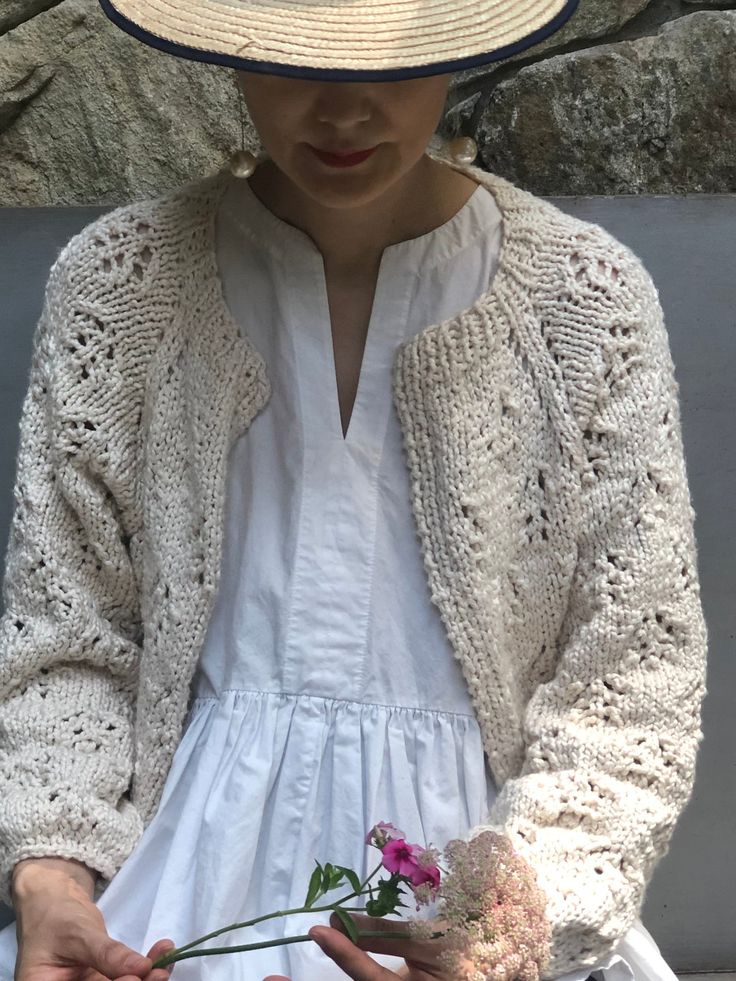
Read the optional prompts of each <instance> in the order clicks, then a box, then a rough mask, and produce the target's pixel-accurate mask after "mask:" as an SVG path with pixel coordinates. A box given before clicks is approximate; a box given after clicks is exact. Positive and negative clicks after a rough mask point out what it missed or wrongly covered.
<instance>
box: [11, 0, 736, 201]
mask: <svg viewBox="0 0 736 981" xmlns="http://www.w3.org/2000/svg"><path fill="white" fill-rule="evenodd" d="M0 3H1V6H0V205H21V206H26V205H64V204H108V203H109V204H115V203H119V202H122V201H126V200H129V199H130V198H132V197H140V196H146V195H149V194H154V193H158V192H159V191H161V190H165V189H168V188H170V187H173V186H175V185H177V184H179V183H182V182H183V181H185V180H188V179H191V178H193V177H196V176H199V175H201V174H203V173H207V172H209V171H211V170H212V169H215V168H217V167H219V166H221V165H222V164H223V163H224V161H225V160H226V159H227V156H228V154H229V152H230V150H231V149H232V148H233V147H235V146H237V145H238V144H239V139H240V132H239V130H240V123H239V113H238V104H237V100H236V92H235V86H234V84H233V75H232V72H231V71H230V70H229V69H224V68H221V67H219V66H211V65H204V64H201V63H197V62H191V61H186V60H184V59H181V58H175V57H173V56H171V55H167V54H163V53H161V52H158V51H154V50H153V49H151V48H149V47H148V46H146V45H144V44H141V43H140V42H139V41H136V40H135V39H133V38H131V37H129V36H128V35H127V34H125V33H123V32H122V31H121V30H119V29H118V28H117V27H115V26H114V25H113V24H111V23H110V22H109V21H108V20H107V18H106V17H105V16H104V14H103V13H102V12H101V10H100V8H99V7H98V4H97V0H0ZM452 102H453V105H452V107H451V108H450V110H449V112H448V115H447V118H446V120H445V123H444V124H443V127H442V130H441V132H443V133H446V134H450V133H457V132H459V133H462V134H465V135H469V136H473V137H474V138H475V139H476V140H477V142H478V145H479V150H480V153H479V158H478V163H479V164H480V165H481V166H483V167H485V168H486V169H488V170H491V171H493V172H495V173H498V174H501V175H503V176H505V177H508V178H509V179H510V180H512V181H514V182H515V183H517V184H519V185H520V186H523V187H526V188H528V189H529V190H531V191H533V192H534V193H537V194H545V195H555V194H639V193H685V192H733V191H736V152H734V149H735V148H736V0H731V2H721V3H703V2H699V0H581V3H580V6H579V8H578V10H577V11H576V13H575V14H574V15H573V16H572V18H571V19H570V20H569V21H568V22H567V24H566V25H565V26H564V27H563V28H562V29H561V30H560V31H558V32H557V33H556V34H554V35H552V36H551V37H549V38H547V39H545V40H544V41H543V42H541V43H540V44H538V45H536V46H534V47H533V48H529V49H527V50H526V51H524V52H522V53H520V54H519V55H516V56H515V57H512V58H508V59H504V60H502V61H499V62H495V63H492V64H491V65H489V66H486V67H483V68H477V69H473V70H470V71H466V72H461V73H458V74H457V75H456V76H455V78H454V79H453V87H452ZM247 140H248V142H249V143H254V142H255V141H256V136H255V133H254V132H253V130H252V128H251V127H250V126H248V128H247Z"/></svg>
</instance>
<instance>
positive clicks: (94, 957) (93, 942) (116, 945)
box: [83, 932, 153, 978]
mask: <svg viewBox="0 0 736 981" xmlns="http://www.w3.org/2000/svg"><path fill="white" fill-rule="evenodd" d="M85 940H86V944H85V946H86V951H85V952H84V957H83V963H84V964H86V965H87V966H89V967H91V968H93V969H94V970H95V971H99V973H100V974H102V975H103V977H106V978H122V977H125V976H127V975H131V974H137V975H138V977H145V975H146V974H149V973H150V972H151V969H152V967H153V961H152V960H151V958H150V957H144V956H143V954H139V953H138V952H137V951H135V950H133V949H132V947H128V946H126V944H124V943H122V942H121V941H120V940H114V939H113V938H112V937H110V936H109V935H108V934H107V933H104V932H102V933H98V934H93V935H92V936H88V937H86V938H85Z"/></svg>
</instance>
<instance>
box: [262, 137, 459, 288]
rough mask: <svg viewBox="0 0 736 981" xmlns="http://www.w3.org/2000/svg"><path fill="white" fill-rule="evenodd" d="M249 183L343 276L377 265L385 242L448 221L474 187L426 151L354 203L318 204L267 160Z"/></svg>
mask: <svg viewBox="0 0 736 981" xmlns="http://www.w3.org/2000/svg"><path fill="white" fill-rule="evenodd" d="M248 183H249V184H250V187H251V189H252V190H253V193H254V194H255V195H256V196H257V197H258V198H259V199H260V201H261V202H262V203H263V204H264V205H265V206H266V207H267V208H268V209H269V211H271V212H272V213H273V214H274V215H276V217H277V218H280V219H281V220H282V221H285V222H287V223H288V224H290V225H293V226H294V227H296V228H298V229H300V230H301V231H303V232H304V233H305V234H307V235H308V236H309V237H310V238H311V239H312V241H313V242H314V244H315V246H316V248H317V249H318V250H319V252H320V253H321V255H322V258H323V260H324V263H325V267H326V268H329V269H330V270H332V272H333V274H335V275H338V276H339V275H344V277H345V278H346V279H350V278H352V277H355V276H358V277H359V276H360V274H361V271H362V270H365V268H366V266H367V267H369V268H372V267H374V266H376V265H377V264H378V263H380V259H381V255H382V254H383V250H384V249H385V248H386V247H387V246H389V245H394V244H396V243H397V242H404V241H406V240H408V239H412V238H417V237H418V236H420V235H424V234H426V233H427V232H430V231H432V230H433V229H434V228H437V227H438V226H439V225H442V224H444V223H445V222H447V221H449V220H450V219H451V218H452V217H453V216H454V215H455V214H456V213H457V212H458V211H459V210H460V208H462V206H463V205H464V204H465V202H466V201H467V200H468V198H469V197H470V195H471V194H472V193H473V191H475V189H476V187H477V186H478V185H477V183H476V182H475V181H474V180H472V179H471V178H469V177H467V176H466V175H465V174H462V173H460V172H458V171H456V170H454V169H453V168H452V167H450V166H448V165H447V164H443V163H442V162H439V161H436V160H433V159H432V158H431V157H430V156H428V155H427V154H423V155H422V157H421V158H420V159H419V160H418V161H417V163H416V165H415V166H414V167H413V168H412V169H411V170H410V171H409V172H408V173H406V174H405V175H404V176H403V177H402V178H401V179H400V180H398V181H396V182H395V183H394V184H392V185H391V186H390V187H389V188H388V189H387V190H386V191H385V192H384V193H383V194H381V195H380V196H378V197H374V198H372V199H370V200H368V201H366V202H365V203H360V204H357V205H355V206H353V205H344V204H343V205H341V206H337V205H335V206H329V205H325V204H323V203H322V202H320V201H318V200H316V199H315V198H313V197H312V196H310V195H308V194H306V193H305V192H304V191H303V190H302V189H301V188H300V187H298V186H297V185H296V184H295V183H294V182H293V181H292V180H291V179H290V178H289V177H288V176H287V175H286V174H284V173H283V171H281V170H280V169H279V168H278V167H276V165H275V164H274V163H273V161H272V160H270V159H268V160H266V161H264V162H263V163H262V164H260V166H259V167H258V168H257V169H256V171H255V172H254V174H253V175H252V176H251V177H250V178H249V181H248Z"/></svg>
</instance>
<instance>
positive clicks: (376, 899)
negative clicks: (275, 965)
mask: <svg viewBox="0 0 736 981" xmlns="http://www.w3.org/2000/svg"><path fill="white" fill-rule="evenodd" d="M365 841H366V844H368V845H372V846H373V847H375V848H377V849H378V850H379V851H380V853H381V859H380V861H379V862H378V864H377V866H376V867H375V868H374V869H373V871H372V872H371V873H370V875H368V876H367V877H366V878H365V879H363V880H361V879H360V877H359V876H358V874H357V873H356V872H355V871H354V870H353V869H349V868H346V867H345V866H342V865H333V864H331V863H330V862H327V863H326V864H325V865H321V864H320V863H319V862H317V863H316V868H315V869H314V871H313V872H312V876H311V879H310V881H309V884H308V886H307V892H306V897H305V900H304V905H303V906H300V907H296V908H294V909H284V910H275V911H274V912H272V913H264V914H263V915H262V916H258V917H255V918H254V919H251V920H245V921H243V922H242V923H231V924H229V925H228V926H225V927H222V928H221V929H219V930H215V931H213V932H212V933H208V934H206V935H205V936H203V937H198V938H197V939H196V940H193V941H191V942H190V943H188V944H186V945H185V946H183V947H175V948H174V949H173V950H170V951H168V952H167V953H166V954H164V955H163V956H161V957H159V958H158V959H157V960H156V961H155V962H154V964H153V967H154V968H157V967H168V966H169V965H171V964H174V963H175V962H176V961H180V960H184V959H185V958H189V957H204V956H210V955H215V954H229V953H239V952H243V951H248V950H256V949H259V948H263V947H276V946H280V945H282V944H293V943H303V942H304V941H308V940H315V939H316V937H312V936H311V935H310V934H309V933H305V934H299V935H297V936H293V937H282V938H279V939H276V940H267V941H260V942H258V943H250V944H248V943H245V944H238V945H235V946H227V947H207V948H200V945H201V944H202V943H204V942H205V941H207V940H211V939H212V938H213V937H217V936H219V935H220V934H223V933H228V932H230V931H232V930H239V929H244V928H247V927H249V926H253V925H254V924H256V923H262V922H263V921H264V920H269V919H273V918H275V917H278V916H287V915H291V914H293V913H316V912H324V911H326V910H329V911H331V912H332V913H333V914H334V915H335V916H336V917H337V919H338V921H339V922H340V924H341V925H342V927H343V928H344V930H345V933H346V934H347V935H348V937H349V938H350V939H351V940H352V941H353V943H357V942H358V941H359V940H360V938H362V937H369V936H380V937H381V938H382V939H387V938H402V939H403V940H404V941H406V939H407V931H406V930H404V931H402V932H395V933H391V932H388V931H385V930H382V931H359V930H358V927H357V925H356V923H355V921H354V920H353V918H352V917H351V916H350V913H351V912H360V913H365V914H367V915H368V916H370V917H382V916H386V915H388V914H389V913H397V912H398V911H399V909H400V908H402V907H404V908H407V904H406V903H404V902H403V901H402V897H403V896H407V897H408V896H409V895H410V896H411V897H412V898H413V901H414V904H415V908H416V910H417V911H419V910H420V909H421V907H422V906H430V905H431V904H432V903H434V902H437V903H438V912H439V914H440V915H439V917H438V918H437V919H429V920H428V919H419V918H414V917H411V918H409V921H408V931H409V936H411V937H413V938H415V939H422V940H439V938H442V941H441V949H440V950H439V951H438V954H437V963H438V964H439V965H440V966H441V967H442V968H444V969H445V970H446V971H447V973H448V976H449V977H452V978H453V979H457V981H539V978H540V974H541V971H542V969H543V967H544V966H545V964H546V963H547V962H548V960H549V948H550V927H549V923H548V921H547V918H546V915H545V907H546V900H545V896H544V893H543V892H542V890H541V889H540V888H539V886H538V885H537V881H536V875H535V873H534V871H533V869H531V867H530V866H529V865H528V863H527V862H525V861H524V859H522V858H521V856H519V855H518V854H516V852H515V851H514V849H513V846H512V845H511V842H510V841H509V839H508V838H507V837H505V836H503V835H500V834H497V833H496V832H493V831H483V832H481V833H480V834H478V835H476V836H475V837H474V838H471V839H470V841H462V840H460V839H454V840H452V841H450V842H449V843H448V844H447V845H446V846H445V850H444V856H445V861H446V864H447V869H443V868H442V867H441V866H440V864H439V858H440V853H439V851H438V850H437V849H436V848H433V847H431V846H430V847H423V846H421V845H416V844H410V843H409V842H408V841H407V840H406V837H405V835H404V833H403V832H402V831H400V830H399V829H398V828H396V827H394V825H392V824H390V823H388V822H385V821H379V822H378V823H377V824H376V825H374V826H373V827H372V828H371V829H370V831H369V832H368V834H367V835H366V839H365ZM380 873H383V877H382V878H380V879H378V880H377V881H376V876H378V875H379V874H380ZM386 873H388V875H386ZM333 890H339V891H340V892H341V895H339V896H338V898H336V899H333V900H332V902H326V901H324V902H321V903H320V902H319V900H321V899H322V897H324V896H325V895H326V893H328V892H332V891H333ZM346 890H347V891H346ZM407 890H408V892H407ZM361 900H363V901H364V902H365V905H364V906H356V905H354V904H356V903H357V902H358V901H361ZM438 926H441V929H437V927H438Z"/></svg>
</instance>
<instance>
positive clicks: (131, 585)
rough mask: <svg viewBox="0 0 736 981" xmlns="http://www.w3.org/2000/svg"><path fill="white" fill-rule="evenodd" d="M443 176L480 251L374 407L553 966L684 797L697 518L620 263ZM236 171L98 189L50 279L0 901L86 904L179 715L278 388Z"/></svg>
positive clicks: (155, 784) (142, 811) (657, 315)
mask: <svg viewBox="0 0 736 981" xmlns="http://www.w3.org/2000/svg"><path fill="white" fill-rule="evenodd" d="M451 166H455V165H454V164H453V165H451ZM457 169H458V170H460V171H462V172H464V173H466V174H467V175H468V176H470V177H472V178H473V179H474V180H477V181H479V182H480V183H483V184H485V185H486V187H488V188H489V190H490V191H491V192H492V193H493V195H494V197H495V199H496V203H497V204H498V207H499V209H500V211H501V214H502V218H503V245H502V251H501V255H500V259H499V266H498V270H497V272H496V275H495V277H494V280H493V282H492V284H491V288H490V289H489V290H488V291H487V292H486V293H484V294H483V296H482V297H480V299H479V300H478V301H477V303H475V304H474V305H473V306H472V307H470V308H469V309H467V310H464V311H462V312H461V313H459V314H458V315H457V316H454V317H452V318H450V319H448V320H446V321H443V322H442V323H438V324H434V325H432V326H430V327H428V328H426V329H425V330H424V331H422V332H421V333H420V334H418V335H416V336H415V337H413V338H411V339H410V340H409V341H408V342H406V343H405V344H403V345H402V346H401V347H399V348H398V350H397V354H396V359H395V367H394V378H393V382H394V400H395V405H396V409H397V412H398V414H399V418H400V422H401V426H402V430H403V434H404V446H405V451H406V460H407V466H408V467H409V473H410V477H411V488H412V506H413V512H414V515H415V519H416V527H417V534H418V538H419V544H420V547H421V549H422V553H423V556H424V563H425V568H426V573H427V581H428V583H429V587H430V590H431V595H432V599H433V601H434V602H435V603H436V605H437V607H438V609H439V611H440V614H441V616H442V619H443V622H444V624H445V627H446V629H447V633H448V637H449V639H450V641H451V644H452V647H453V650H454V652H455V654H456V656H457V658H458V659H459V662H460V664H461V666H462V670H463V674H464V677H465V679H466V681H467V684H468V688H469V692H470V694H471V696H472V699H473V704H474V707H475V711H476V713H477V718H478V722H479V725H480V727H481V732H482V735H483V741H484V747H485V751H486V754H487V757H488V761H489V765H490V767H491V769H492V772H493V775H494V777H495V780H496V783H497V785H498V786H499V787H502V789H501V792H500V795H499V797H498V799H497V800H496V802H495V804H494V806H493V809H492V811H491V813H490V814H489V815H488V819H487V821H486V822H485V823H484V824H483V825H481V826H479V827H478V828H475V829H473V831H471V833H470V836H472V835H473V834H476V833H479V832H480V831H481V830H483V829H484V828H486V827H488V828H492V829H493V830H496V831H500V832H503V833H506V834H508V835H509V836H510V837H511V839H512V841H513V843H514V846H515V847H516V848H517V849H518V851H519V852H520V854H522V855H523V856H524V857H525V858H526V859H527V860H528V861H529V862H530V863H531V864H532V865H533V866H534V868H535V870H536V872H537V875H538V881H539V884H540V885H541V886H542V888H543V889H544V890H545V892H546V894H547V896H548V915H549V917H550V921H551V924H552V958H551V961H550V963H549V965H548V967H547V972H546V974H545V975H544V977H545V978H553V977H556V976H559V975H560V974H562V973H565V972H567V971H570V970H574V969H576V968H581V967H585V966H592V965H594V964H595V963H596V961H597V960H599V959H600V958H602V957H604V956H605V955H606V954H607V953H609V952H610V951H611V949H612V947H613V946H614V945H615V943H616V941H617V940H618V939H619V938H620V937H621V936H623V934H624V933H625V932H626V930H627V929H628V927H629V926H630V925H631V923H632V922H633V920H634V919H635V917H636V916H637V915H638V914H639V912H640V910H641V906H642V903H643V899H644V893H645V889H646V885H647V883H648V881H649V879H650V877H651V874H652V872H653V869H654V867H655V864H656V863H657V862H658V861H659V859H661V857H662V856H663V855H664V854H665V853H666V851H667V849H668V847H669V841H670V838H671V835H672V832H673V830H674V826H675V823H676V821H677V819H678V817H679V815H680V813H681V811H682V809H683V807H684V806H685V804H686V803H687V801H688V799H689V797H690V794H691V792H692V787H693V781H694V775H695V763H696V755H697V751H698V746H699V743H700V741H701V739H702V730H701V702H702V699H703V696H704V695H705V691H706V688H705V671H706V648H707V634H706V625H705V622H704V617H703V611H702V607H701V600H700V587H699V580H698V570H697V555H696V542H695V538H694V518H695V512H694V510H693V507H692V503H691V500H690V494H689V488H688V482H687V475H686V468H685V458H684V452H683V445H682V437H681V426H680V406H679V400H678V394H679V387H678V383H677V381H676V379H675V375H674V366H673V362H672V358H671V354H670V349H669V342H668V335H667V332H666V329H665V325H664V318H663V314H662V308H661V305H660V302H659V296H658V293H657V289H656V287H655V285H654V284H653V282H652V279H651V277H650V275H649V274H648V272H647V271H646V269H645V268H644V266H643V265H642V263H641V261H640V259H639V258H638V257H637V256H636V255H635V254H634V253H633V252H632V250H631V249H630V248H629V247H627V246H625V245H624V244H622V243H620V242H619V241H617V240H616V239H615V238H614V237H613V236H612V235H611V234H610V233H609V232H607V231H606V230H605V229H603V228H602V227H600V226H599V225H596V224H594V223H591V222H586V221H582V220H580V219H577V218H574V217H571V216H569V215H567V214H566V213H564V212H563V211H561V210H560V209H558V208H557V207H555V206H554V205H552V204H551V203H549V202H545V201H544V200H542V199H541V198H538V197H536V196H534V195H532V194H530V193H529V192H526V191H524V190H522V189H521V188H518V187H516V186H515V185H513V184H511V183H510V182H508V181H507V180H505V179H503V178H501V177H500V176H496V175H493V174H489V173H487V172H485V171H483V170H482V169H480V168H477V167H475V166H461V165H458V166H457ZM229 179H230V177H229V175H228V174H227V173H221V174H215V175H209V176H207V177H205V178H202V179H199V180H197V181H192V182H190V183H188V184H186V185H184V186H182V187H180V188H178V189H176V190H175V191H171V192H167V193H165V194H162V195H160V196H159V197H156V198H154V199H149V200H145V201H138V202H134V203H132V204H127V205H125V206H123V207H120V208H116V209H114V210H112V211H111V212H109V213H108V214H105V215H103V216H102V217H100V218H98V219H96V220H95V221H93V222H92V223H91V224H89V225H88V226H87V227H86V228H84V229H83V230H82V231H81V232H80V233H79V234H77V235H76V236H74V238H72V239H71V241H70V242H69V243H68V244H67V245H66V246H65V247H64V248H63V250H62V251H61V252H60V254H59V256H58V258H57V260H56V261H55V263H54V265H53V267H52V269H51V272H50V274H49V278H48V283H47V286H46V292H45V297H44V305H43V311H42V314H41V317H40V319H39V322H38V324H37V327H36V331H35V335H34V342H33V355H32V362H31V367H30V376H29V386H28V392H27V395H26V397H25V400H24V403H23V407H22V417H21V423H20V439H19V451H18V458H17V473H16V478H15V484H14V498H15V511H14V515H13V521H12V525H11V533H10V539H9V544H8V551H7V558H6V571H5V578H4V582H3V598H4V603H5V613H4V615H3V617H2V620H1V621H0V898H2V899H3V900H5V901H6V902H8V901H9V899H10V896H9V878H10V874H11V870H12V868H13V866H14V864H15V863H16V862H18V861H19V860H21V859H23V858H27V857H31V856H39V855H58V856H66V857H73V858H77V859H79V860H81V861H83V862H85V863H86V864H87V865H89V866H90V867H92V868H94V869H96V870H97V871H98V872H99V874H100V879H99V882H98V887H97V896H99V895H100V894H101V892H102V891H103V890H104V888H105V886H106V885H107V883H108V882H109V880H110V879H111V878H112V876H114V875H115V873H116V871H117V870H118V869H119V868H120V866H121V865H122V863H123V862H124V861H125V859H126V857H127V856H128V855H129V854H130V852H131V851H132V849H133V848H134V846H135V844H136V842H137V841H138V839H139V837H140V835H141V833H142V831H143V829H144V827H145V826H146V825H147V824H148V822H149V821H150V820H151V818H152V817H153V815H154V813H155V810H156V807H157V804H158V801H159V799H160V795H161V791H162V788H163V785H164V782H165V780H166V776H167V773H168V770H169V767H170V764H171V760H172V757H173V754H174V752H175V749H176V746H177V744H178V742H179V739H180V738H181V733H182V726H183V723H184V719H185V715H186V712H187V709H188V707H189V704H190V682H191V680H192V677H193V674H194V669H195V667H196V664H197V659H198V655H199V651H200V648H201V645H202V642H203V639H204V632H205V629H206V625H207V621H208V617H209V614H210V612H211V609H212V605H213V603H214V598H215V595H216V592H217V585H218V577H219V567H220V554H221V545H222V527H223V507H224V488H225V468H226V463H227V456H228V452H229V448H230V446H231V445H232V443H233V441H234V440H235V439H236V438H237V437H238V436H240V435H241V434H242V433H243V432H245V431H246V430H247V428H248V426H249V424H250V422H251V420H252V419H253V418H254V417H255V415H256V414H257V413H258V412H259V411H260V410H261V409H262V408H263V406H264V405H265V404H266V403H267V401H268V399H269V395H270V384H269V379H268V377H267V374H266V371H265V366H264V364H263V362H262V360H261V358H260V356H259V355H258V353H257V352H256V351H255V349H254V348H253V347H252V345H251V344H250V343H249V342H248V340H247V338H246V337H245V336H244V335H243V334H242V333H241V331H240V329H239V327H238V325H237V324H235V323H234V321H233V319H232V317H231V315H230V312H229V310H228V308H227V305H226V303H225V300H224V297H223V294H222V284H221V281H220V279H219V276H218V271H217V265H216V259H215V240H214V231H215V213H216V208H217V204H218V202H219V200H220V197H221V195H222V194H223V193H224V190H225V188H226V186H227V181H228V180H229ZM254 315H257V311H254ZM417 643H420V644H421V638H420V637H419V638H417ZM395 817H396V819H397V820H398V819H400V817H401V815H396V816H395Z"/></svg>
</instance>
